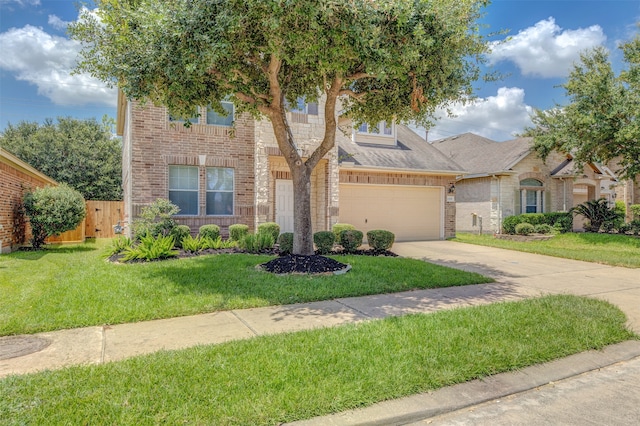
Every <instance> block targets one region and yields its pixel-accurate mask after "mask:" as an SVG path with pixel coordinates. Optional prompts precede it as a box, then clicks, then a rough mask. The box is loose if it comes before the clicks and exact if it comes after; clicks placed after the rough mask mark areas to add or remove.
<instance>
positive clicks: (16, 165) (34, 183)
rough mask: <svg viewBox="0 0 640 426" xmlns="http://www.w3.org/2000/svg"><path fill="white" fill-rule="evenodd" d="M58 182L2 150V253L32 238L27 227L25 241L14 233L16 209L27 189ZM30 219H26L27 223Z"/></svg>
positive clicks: (0, 170) (0, 157) (0, 158)
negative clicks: (20, 239)
mask: <svg viewBox="0 0 640 426" xmlns="http://www.w3.org/2000/svg"><path fill="white" fill-rule="evenodd" d="M46 185H56V182H55V181H54V180H52V179H50V178H48V177H47V176H45V175H43V174H41V173H39V172H38V171H36V170H35V169H33V168H32V167H31V166H29V165H27V164H26V163H24V162H22V161H20V160H19V159H17V158H16V157H14V156H13V155H11V154H9V153H8V152H6V151H4V150H1V149H0V253H8V252H10V251H12V250H13V249H14V248H15V247H16V246H17V245H19V244H22V243H23V242H25V241H26V240H28V239H29V238H30V237H31V231H30V229H29V226H28V224H26V226H25V233H26V234H25V241H18V240H17V238H16V235H17V234H16V233H14V208H15V207H16V206H20V205H21V204H22V197H23V195H24V191H25V189H29V188H31V189H33V188H38V187H43V186H46ZM27 220H28V219H26V218H25V222H26V221H27Z"/></svg>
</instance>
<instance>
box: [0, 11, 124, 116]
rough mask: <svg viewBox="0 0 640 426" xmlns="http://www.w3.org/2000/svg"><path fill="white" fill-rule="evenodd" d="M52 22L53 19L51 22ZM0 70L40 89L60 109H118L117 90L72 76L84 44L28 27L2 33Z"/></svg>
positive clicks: (0, 39)
mask: <svg viewBox="0 0 640 426" xmlns="http://www.w3.org/2000/svg"><path fill="white" fill-rule="evenodd" d="M50 22H51V19H50ZM0 47H1V48H2V52H3V53H2V55H1V56H0V69H3V70H6V71H9V72H11V73H12V74H13V75H14V77H15V78H16V79H17V80H22V81H27V82H29V83H31V84H34V85H36V86H37V87H38V94H40V95H42V96H46V97H47V98H49V99H51V101H52V102H53V103H54V104H56V105H63V106H71V105H76V106H77V105H87V104H98V105H107V106H115V104H116V98H117V96H116V89H109V88H107V87H106V85H105V84H104V83H102V82H101V81H99V80H97V79H95V78H93V77H91V76H89V75H87V74H78V75H71V72H72V70H73V69H74V68H75V65H76V60H77V56H78V52H79V51H80V44H79V43H78V42H76V41H73V40H69V39H67V38H64V37H59V36H54V35H51V34H48V33H46V32H44V31H43V30H42V28H38V27H34V26H31V25H26V26H25V27H23V28H11V29H9V30H8V31H6V32H4V33H0Z"/></svg>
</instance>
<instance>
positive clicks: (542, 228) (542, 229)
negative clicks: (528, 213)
mask: <svg viewBox="0 0 640 426" xmlns="http://www.w3.org/2000/svg"><path fill="white" fill-rule="evenodd" d="M553 230H554V228H553V226H551V225H547V224H546V223H541V224H540V225H536V226H534V227H533V232H535V233H536V234H551V233H552V232H553Z"/></svg>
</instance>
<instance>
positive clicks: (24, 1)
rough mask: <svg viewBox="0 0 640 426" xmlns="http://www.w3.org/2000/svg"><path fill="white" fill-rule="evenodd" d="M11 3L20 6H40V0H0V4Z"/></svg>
mask: <svg viewBox="0 0 640 426" xmlns="http://www.w3.org/2000/svg"><path fill="white" fill-rule="evenodd" d="M11 3H17V4H19V5H20V6H27V5H31V6H40V0H0V6H2V5H4V4H11Z"/></svg>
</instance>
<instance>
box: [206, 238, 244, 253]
mask: <svg viewBox="0 0 640 426" xmlns="http://www.w3.org/2000/svg"><path fill="white" fill-rule="evenodd" d="M237 245H238V242H237V241H232V240H227V241H223V240H222V237H220V236H218V238H216V239H213V238H211V237H200V248H201V249H202V250H206V249H212V250H220V249H227V248H233V247H236V246H237Z"/></svg>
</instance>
